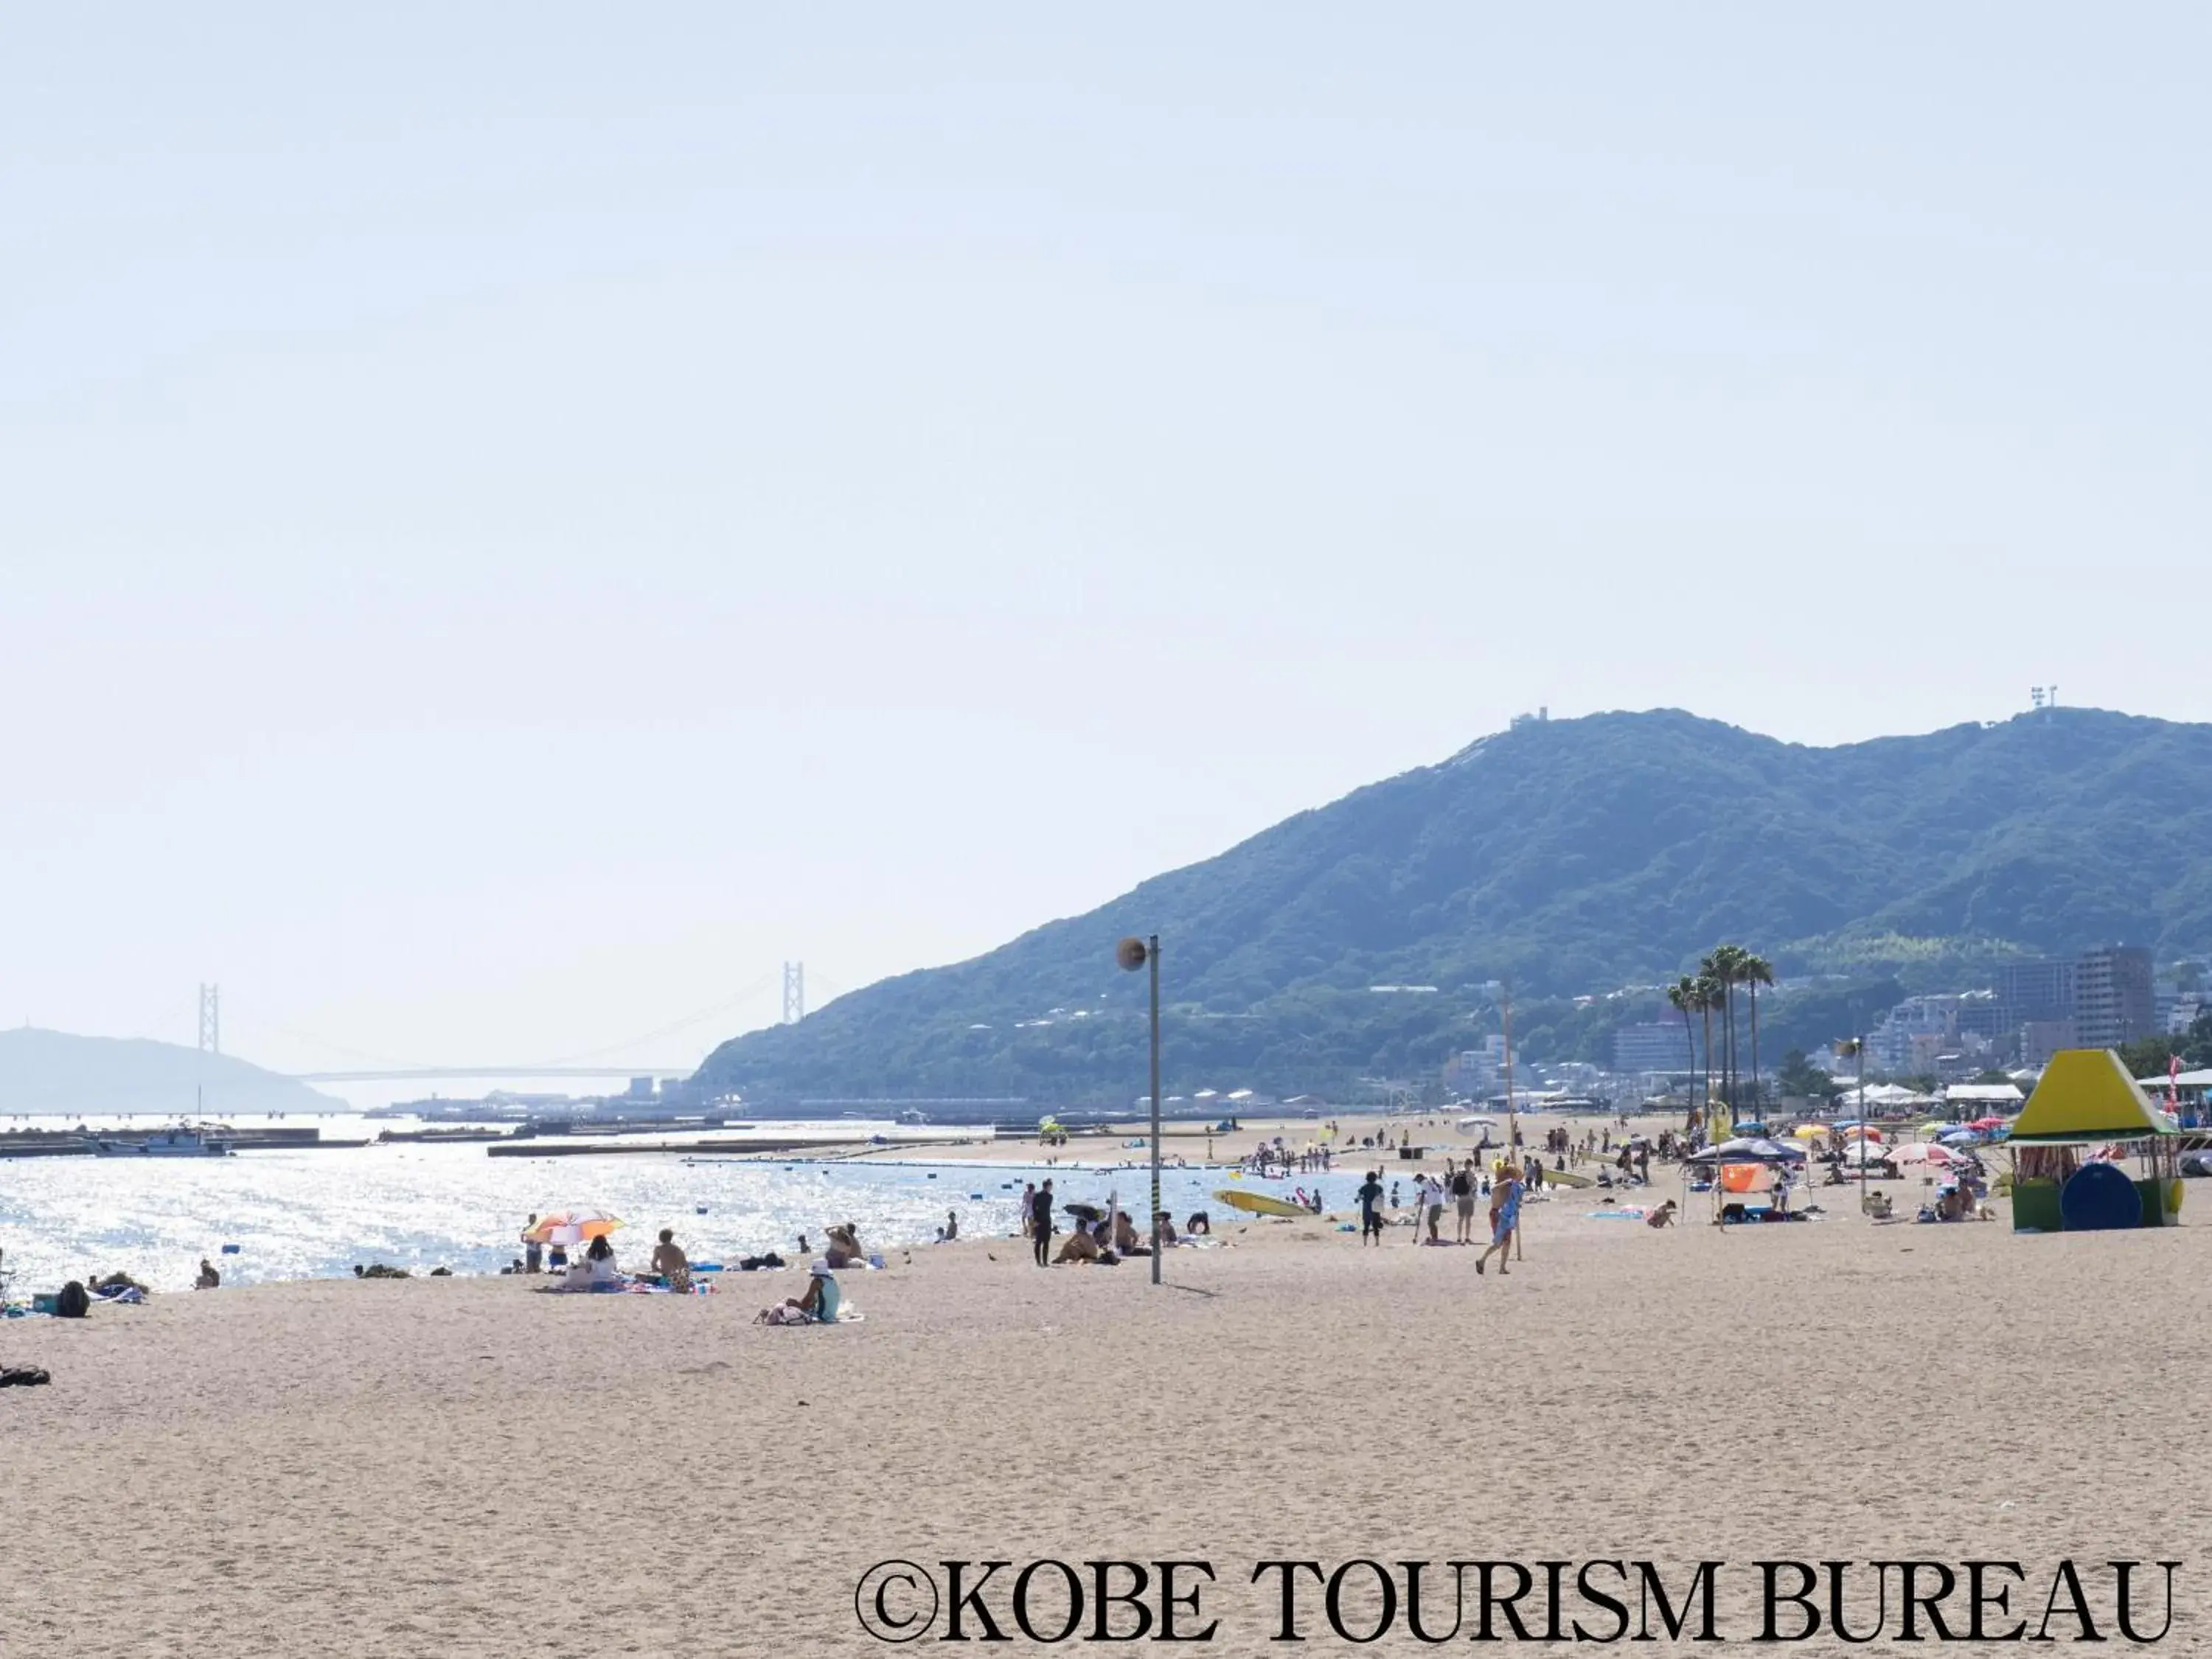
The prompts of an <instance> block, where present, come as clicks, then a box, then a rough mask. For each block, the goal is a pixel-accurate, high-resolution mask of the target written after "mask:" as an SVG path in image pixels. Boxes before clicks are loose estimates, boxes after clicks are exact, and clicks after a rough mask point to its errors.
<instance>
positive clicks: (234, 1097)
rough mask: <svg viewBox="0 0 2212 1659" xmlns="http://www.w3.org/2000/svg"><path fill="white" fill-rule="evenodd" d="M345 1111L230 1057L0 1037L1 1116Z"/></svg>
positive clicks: (40, 1036) (139, 1042)
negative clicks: (20, 1114) (30, 1114)
mask: <svg viewBox="0 0 2212 1659" xmlns="http://www.w3.org/2000/svg"><path fill="white" fill-rule="evenodd" d="M345 1109H346V1105H345V1103H344V1102H343V1101H342V1100H337V1099H334V1098H333V1097H331V1096H329V1095H325V1094H321V1093H319V1092H318V1091H315V1090H313V1089H310V1088H309V1087H308V1086H307V1085H306V1084H304V1083H295V1082H294V1081H293V1080H292V1079H289V1078H286V1077H279V1076H277V1075H276V1073H274V1072H264V1071H263V1070H262V1069H261V1068H260V1067H259V1066H254V1065H250V1064H248V1063H247V1062H246V1061H245V1060H239V1059H236V1058H235V1057H234V1056H232V1055H229V1054H203V1053H201V1052H200V1051H199V1050H198V1049H197V1048H181V1047H179V1045H177V1044H176V1043H173V1042H149V1041H147V1040H145V1039H143V1038H137V1037H93V1036H71V1035H70V1033H68V1032H66V1031H41V1030H33V1029H31V1028H29V1027H23V1028H21V1029H18V1030H0V1115H7V1114H13V1113H60V1114H64V1115H72V1116H83V1117H91V1116H94V1115H103V1114H106V1113H114V1112H134V1113H148V1114H153V1115H168V1116H172V1117H191V1116H193V1115H195V1114H202V1115H205V1116H208V1117H210V1118H216V1117H222V1116H223V1115H227V1114H230V1113H252V1114H259V1113H263V1112H331V1111H343V1110H345Z"/></svg>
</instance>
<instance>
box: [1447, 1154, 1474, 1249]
mask: <svg viewBox="0 0 2212 1659" xmlns="http://www.w3.org/2000/svg"><path fill="white" fill-rule="evenodd" d="M1451 1195H1452V1203H1453V1205H1454V1206H1455V1207H1456V1208H1457V1210H1458V1211H1459V1232H1458V1235H1457V1237H1455V1238H1454V1239H1453V1241H1452V1242H1453V1243H1455V1244H1472V1243H1474V1159H1473V1158H1469V1159H1468V1161H1467V1162H1466V1163H1465V1164H1462V1165H1460V1167H1459V1169H1458V1170H1456V1171H1455V1173H1454V1174H1453V1176H1452V1178H1451Z"/></svg>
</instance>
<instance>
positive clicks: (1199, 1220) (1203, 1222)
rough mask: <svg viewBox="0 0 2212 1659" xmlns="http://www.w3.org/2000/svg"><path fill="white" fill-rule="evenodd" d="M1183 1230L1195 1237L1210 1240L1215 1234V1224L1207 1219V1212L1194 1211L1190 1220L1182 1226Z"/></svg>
mask: <svg viewBox="0 0 2212 1659" xmlns="http://www.w3.org/2000/svg"><path fill="white" fill-rule="evenodd" d="M1182 1230H1183V1231H1185V1232H1187V1233H1189V1234H1191V1235H1193V1236H1194V1237H1209V1238H1210V1237H1212V1234H1213V1224H1212V1222H1210V1221H1208V1220H1207V1219H1206V1212H1205V1211H1203V1210H1193V1211H1192V1212H1190V1219H1189V1220H1188V1221H1186V1222H1184V1223H1183V1224H1182Z"/></svg>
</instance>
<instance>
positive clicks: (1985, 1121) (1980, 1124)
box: [1966, 1117, 2007, 1129]
mask: <svg viewBox="0 0 2212 1659" xmlns="http://www.w3.org/2000/svg"><path fill="white" fill-rule="evenodd" d="M2006 1122H2007V1120H2006V1119H2004V1118H2001V1117H1978V1118H1976V1119H1975V1120H1974V1121H1972V1123H1969V1124H1968V1125H1967V1126H1966V1127H1968V1128H1969V1129H2002V1128H2003V1127H2005V1124H2006Z"/></svg>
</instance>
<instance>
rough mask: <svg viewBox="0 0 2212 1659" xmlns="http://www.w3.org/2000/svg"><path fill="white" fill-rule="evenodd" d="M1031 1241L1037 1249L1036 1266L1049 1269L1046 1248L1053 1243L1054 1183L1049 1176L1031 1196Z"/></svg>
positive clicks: (1049, 1262) (1050, 1263)
mask: <svg viewBox="0 0 2212 1659" xmlns="http://www.w3.org/2000/svg"><path fill="white" fill-rule="evenodd" d="M1030 1242H1031V1243H1034V1244H1035V1245H1036V1264H1037V1266H1038V1267H1050V1266H1052V1262H1051V1261H1050V1260H1049V1259H1048V1257H1047V1256H1046V1255H1045V1250H1046V1248H1047V1247H1048V1245H1049V1244H1051V1243H1052V1181H1051V1178H1050V1177H1049V1176H1048V1177H1047V1178H1046V1180H1045V1183H1044V1185H1043V1186H1042V1187H1040V1188H1037V1189H1036V1192H1034V1193H1033V1194H1030Z"/></svg>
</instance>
